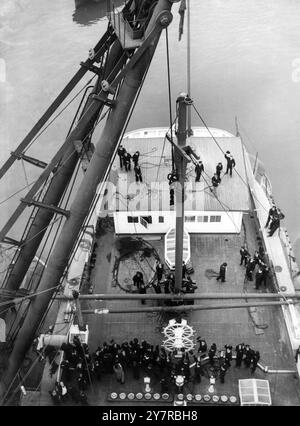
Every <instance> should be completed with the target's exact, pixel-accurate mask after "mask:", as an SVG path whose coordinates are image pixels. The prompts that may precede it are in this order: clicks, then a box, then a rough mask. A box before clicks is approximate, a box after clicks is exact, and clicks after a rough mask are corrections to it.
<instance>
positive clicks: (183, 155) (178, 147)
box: [166, 134, 191, 163]
mask: <svg viewBox="0 0 300 426" xmlns="http://www.w3.org/2000/svg"><path fill="white" fill-rule="evenodd" d="M166 138H167V139H168V141H169V142H170V143H171V144H172V145H173V146H174V148H175V150H177V151H178V153H179V154H180V156H181V157H183V158H184V160H185V161H186V162H187V163H190V162H191V159H190V157H189V156H188V155H187V154H186V152H185V150H184V149H182V148H181V147H180V146H178V145H177V144H176V143H175V142H174V141H172V139H171V138H170V136H169V135H168V134H166ZM185 148H187V147H185Z"/></svg>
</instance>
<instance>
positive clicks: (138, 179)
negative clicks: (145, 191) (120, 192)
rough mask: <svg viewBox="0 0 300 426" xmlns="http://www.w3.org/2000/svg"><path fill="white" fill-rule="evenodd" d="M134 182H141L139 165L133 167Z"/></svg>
mask: <svg viewBox="0 0 300 426" xmlns="http://www.w3.org/2000/svg"><path fill="white" fill-rule="evenodd" d="M134 173H135V180H136V182H138V181H140V182H143V178H142V170H141V168H140V166H139V165H136V166H134Z"/></svg>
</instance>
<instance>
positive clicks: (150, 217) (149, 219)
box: [141, 216, 152, 223]
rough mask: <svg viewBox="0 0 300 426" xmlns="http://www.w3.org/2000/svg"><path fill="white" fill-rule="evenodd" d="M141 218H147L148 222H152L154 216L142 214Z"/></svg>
mask: <svg viewBox="0 0 300 426" xmlns="http://www.w3.org/2000/svg"><path fill="white" fill-rule="evenodd" d="M141 219H143V220H145V221H146V222H147V223H152V216H141Z"/></svg>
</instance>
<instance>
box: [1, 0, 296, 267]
mask: <svg viewBox="0 0 300 426" xmlns="http://www.w3.org/2000/svg"><path fill="white" fill-rule="evenodd" d="M115 3H117V2H115ZM120 3H121V2H119V4H120ZM190 3H191V33H192V41H191V50H192V98H193V99H194V102H195V105H196V107H197V109H198V110H199V111H200V112H201V114H202V115H203V117H204V118H205V120H206V122H207V123H208V124H209V125H210V126H213V127H219V128H224V129H226V130H228V131H232V132H235V125H234V119H235V116H237V117H238V121H239V126H240V132H241V134H242V136H243V139H244V142H245V144H246V146H247V147H248V149H249V151H251V152H252V153H254V154H255V153H256V152H258V155H259V158H260V159H261V160H262V161H263V163H264V164H265V167H266V171H267V174H268V176H269V177H270V179H271V182H272V186H273V195H274V198H275V201H276V202H277V204H278V205H279V206H280V207H281V209H282V210H283V211H284V213H285V215H286V219H285V225H286V227H287V228H288V231H289V234H290V238H291V240H292V242H293V243H294V248H295V251H296V253H297V255H298V258H299V259H300V219H299V217H300V200H299V193H300V168H299V158H300V144H299V135H300V118H299V105H300V25H299V16H300V2H299V1H298V0H269V1H267V2H262V1H261V0H251V1H248V2H247V1H245V0H201V1H200V0H190ZM177 10H178V5H175V6H174V7H173V14H174V22H173V24H172V25H171V26H170V27H169V42H170V49H171V50H170V59H171V73H172V97H173V100H174V101H175V99H176V96H177V94H178V93H179V92H181V91H182V90H186V72H185V67H186V65H185V63H186V62H185V60H186V40H185V34H184V37H183V39H182V41H181V42H180V43H179V42H178V13H177ZM103 15H104V11H103V8H101V6H99V5H92V6H90V7H88V8H85V9H82V10H81V11H76V12H75V11H74V0H2V1H1V4H0V114H1V122H0V123H1V124H0V140H1V151H0V162H1V163H3V161H4V160H5V159H6V158H7V156H8V154H9V152H10V151H11V150H13V148H14V147H15V146H17V145H18V143H19V142H20V141H21V139H22V138H23V137H24V135H25V134H26V133H27V132H28V130H29V129H30V128H31V126H32V125H33V124H34V123H35V121H36V120H37V119H38V118H39V116H40V115H41V113H42V112H43V111H44V110H45V109H46V108H47V106H48V105H49V103H50V102H51V101H52V100H53V99H54V97H55V96H56V94H57V93H58V91H59V90H61V88H62V87H63V86H64V85H65V84H66V83H67V81H68V80H69V79H70V77H71V76H72V75H73V74H74V73H75V72H76V70H77V68H78V64H79V62H80V61H81V60H84V59H85V58H86V56H87V51H88V49H89V48H90V47H92V46H93V45H94V44H95V43H96V42H97V40H98V39H99V38H100V37H101V35H102V34H103V32H104V31H105V29H106V24H107V22H106V18H105V17H103ZM185 33H186V32H185ZM166 83H167V77H166V47H165V36H164V35H163V37H162V39H161V41H160V44H159V46H158V49H157V52H156V56H155V58H154V60H153V62H152V65H151V68H150V70H149V75H148V78H147V80H146V82H145V85H144V87H143V90H142V93H141V97H140V100H139V101H138V103H137V107H136V110H135V113H134V114H133V117H132V120H131V122H130V124H129V129H134V128H139V127H147V126H160V125H168V114H169V113H168V103H167V86H166ZM82 85H83V84H81V85H80V86H79V88H80V87H82ZM73 111H74V108H71V109H70V110H68V111H67V112H66V113H65V114H64V116H63V118H64V119H63V120H60V121H59V122H56V124H55V125H54V126H52V128H51V132H46V133H45V134H44V135H43V136H42V137H41V138H40V142H39V143H38V144H34V146H33V147H32V149H31V150H30V151H29V153H30V155H37V156H39V158H42V159H44V160H45V161H47V160H49V158H51V156H52V154H53V153H54V152H55V149H57V147H58V146H59V145H60V144H61V142H62V141H63V139H64V135H65V132H66V131H67V128H68V120H69V119H70V118H71V115H72V112H73ZM193 124H194V125H201V123H200V122H199V121H198V120H197V117H193ZM34 173H35V172H34V171H32V170H31V168H29V167H28V166H26V174H25V173H24V170H23V167H22V164H21V163H20V162H18V163H17V165H16V166H15V167H14V169H13V171H12V172H10V173H9V174H8V175H7V177H6V179H4V181H2V182H1V189H0V202H1V200H3V199H4V198H5V197H6V196H8V195H10V194H11V193H12V192H14V191H17V190H18V189H20V188H21V187H23V186H25V185H26V179H28V181H30V180H32V179H34V178H35V175H34ZM24 194H25V192H23V193H20V194H19V195H24ZM16 202H17V198H16V197H15V198H12V199H11V200H10V201H9V202H7V203H5V204H1V205H0V208H1V215H0V216H1V218H0V222H1V224H2V223H4V222H5V220H6V219H7V218H8V217H9V214H10V213H11V211H12V210H13V208H14V207H15V206H16ZM18 226H19V228H18ZM18 226H17V227H16V229H21V226H22V224H21V223H19V225H18ZM15 232H17V231H15Z"/></svg>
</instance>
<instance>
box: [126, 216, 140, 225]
mask: <svg viewBox="0 0 300 426" xmlns="http://www.w3.org/2000/svg"><path fill="white" fill-rule="evenodd" d="M138 221H139V218H138V216H127V222H128V223H138Z"/></svg>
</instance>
